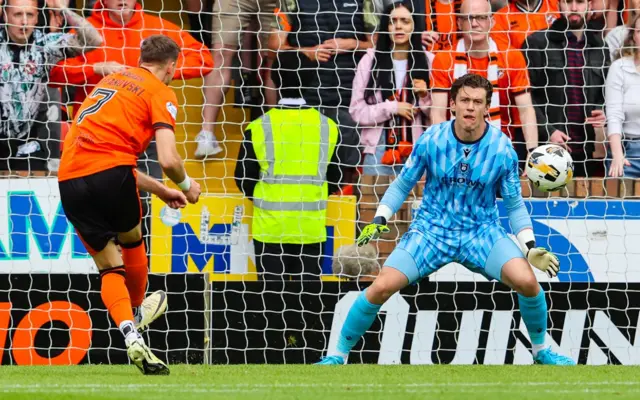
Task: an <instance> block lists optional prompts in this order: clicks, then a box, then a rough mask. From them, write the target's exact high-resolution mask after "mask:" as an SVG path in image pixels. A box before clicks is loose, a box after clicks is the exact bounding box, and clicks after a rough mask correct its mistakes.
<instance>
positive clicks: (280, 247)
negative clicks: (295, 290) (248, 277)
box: [253, 240, 322, 281]
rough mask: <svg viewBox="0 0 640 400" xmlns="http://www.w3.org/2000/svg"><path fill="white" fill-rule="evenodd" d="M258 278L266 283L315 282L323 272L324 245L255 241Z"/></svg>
mask: <svg viewBox="0 0 640 400" xmlns="http://www.w3.org/2000/svg"><path fill="white" fill-rule="evenodd" d="M253 244H254V247H255V254H256V269H257V271H258V276H259V277H260V279H261V280H264V281H282V280H292V281H299V280H314V279H318V278H320V273H321V272H322V243H312V244H286V243H285V244H283V243H262V242H259V241H257V240H254V241H253Z"/></svg>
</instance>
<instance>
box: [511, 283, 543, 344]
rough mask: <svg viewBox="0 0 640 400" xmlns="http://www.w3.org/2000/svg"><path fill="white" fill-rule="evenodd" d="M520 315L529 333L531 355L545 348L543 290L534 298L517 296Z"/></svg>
mask: <svg viewBox="0 0 640 400" xmlns="http://www.w3.org/2000/svg"><path fill="white" fill-rule="evenodd" d="M518 302H519V303H520V314H521V315H522V319H523V320H524V324H525V325H526V326H527V331H529V337H530V338H531V345H532V346H533V354H534V355H536V354H537V353H538V351H540V350H542V349H544V348H545V340H546V335H547V300H546V299H545V298H544V290H543V289H542V288H540V292H539V293H538V295H537V296H535V297H524V296H522V295H520V294H518Z"/></svg>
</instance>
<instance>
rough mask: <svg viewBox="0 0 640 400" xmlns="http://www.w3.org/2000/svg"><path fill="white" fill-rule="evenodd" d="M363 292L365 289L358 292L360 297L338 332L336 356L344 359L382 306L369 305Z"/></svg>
mask: <svg viewBox="0 0 640 400" xmlns="http://www.w3.org/2000/svg"><path fill="white" fill-rule="evenodd" d="M365 292H366V289H365V290H363V291H362V292H360V295H359V296H358V298H356V301H355V302H354V303H353V306H351V309H350V310H349V314H347V320H346V321H344V325H342V330H341V331H340V337H339V338H338V346H337V350H338V355H339V356H342V357H344V358H345V359H346V358H347V356H348V355H349V352H350V351H351V349H352V348H353V346H355V345H356V343H358V340H360V338H361V337H362V335H364V333H365V332H366V331H367V329H369V328H370V327H371V325H372V324H373V320H374V319H375V318H376V315H378V311H380V307H382V305H377V304H371V303H369V301H368V300H367V298H366V297H365V294H364V293H365Z"/></svg>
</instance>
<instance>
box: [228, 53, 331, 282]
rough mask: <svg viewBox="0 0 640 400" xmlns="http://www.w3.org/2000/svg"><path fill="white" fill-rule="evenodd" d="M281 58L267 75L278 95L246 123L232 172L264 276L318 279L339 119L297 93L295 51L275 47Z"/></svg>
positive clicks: (298, 71) (299, 78) (301, 70)
mask: <svg viewBox="0 0 640 400" xmlns="http://www.w3.org/2000/svg"><path fill="white" fill-rule="evenodd" d="M278 64H279V65H278V66H277V67H278V68H275V67H274V68H273V69H272V76H273V80H274V82H275V83H276V86H278V87H279V88H280V94H281V100H280V102H279V103H278V106H277V107H276V108H273V109H271V110H270V111H268V112H267V113H266V114H264V115H263V116H262V117H260V118H258V119H256V120H255V121H253V122H251V123H250V124H249V126H248V127H247V130H246V131H245V137H244V142H243V145H242V146H241V148H240V153H239V155H238V161H237V164H236V169H235V180H236V184H237V185H238V188H239V189H240V190H241V191H242V192H243V193H244V194H245V195H246V196H247V197H250V198H251V199H252V201H253V225H252V236H253V240H254V246H255V253H256V267H257V270H258V273H259V274H260V275H261V277H262V279H265V280H274V279H275V280H282V279H283V278H285V277H286V279H289V278H290V279H294V280H299V279H310V278H311V279H313V278H315V279H317V278H318V277H319V275H320V272H321V268H320V265H321V256H322V254H323V251H322V244H323V243H324V242H325V241H326V240H327V237H326V236H327V235H326V212H327V201H328V198H329V193H330V190H329V188H330V186H331V187H332V189H333V188H334V187H335V185H331V184H330V182H338V181H339V178H340V176H339V175H340V174H339V170H338V168H337V163H336V162H335V153H336V151H335V150H336V145H337V143H338V136H339V135H338V126H337V125H336V123H335V122H334V121H333V120H331V119H329V118H327V117H326V116H324V115H323V114H321V113H320V112H319V111H318V110H316V109H314V108H311V107H308V106H307V105H306V103H305V101H304V100H303V99H302V97H301V95H300V87H301V82H305V81H307V80H306V79H304V78H303V77H302V76H301V75H305V68H298V67H297V66H298V64H299V60H298V57H297V55H296V54H295V53H289V54H287V55H279V58H278ZM307 82H308V81H307ZM283 84H284V85H286V86H287V88H284V87H282V86H283ZM331 192H333V190H332V191H331ZM303 275H304V276H303Z"/></svg>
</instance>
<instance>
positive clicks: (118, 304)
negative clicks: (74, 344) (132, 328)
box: [100, 266, 133, 328]
mask: <svg viewBox="0 0 640 400" xmlns="http://www.w3.org/2000/svg"><path fill="white" fill-rule="evenodd" d="M100 278H101V282H102V283H101V288H100V294H101V295H102V302H103V303H104V305H105V306H106V307H107V310H109V315H111V318H113V320H114V321H115V323H116V325H117V326H118V328H120V324H122V322H123V321H133V310H131V299H130V298H129V292H128V291H127V286H126V285H125V271H124V266H121V267H116V268H111V269H108V270H105V271H101V272H100Z"/></svg>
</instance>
